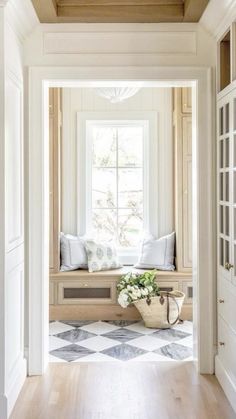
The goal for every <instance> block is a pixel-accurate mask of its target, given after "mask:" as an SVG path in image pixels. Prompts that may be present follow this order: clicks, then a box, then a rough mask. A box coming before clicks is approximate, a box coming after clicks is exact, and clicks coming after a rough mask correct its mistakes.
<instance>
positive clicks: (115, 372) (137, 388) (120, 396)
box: [11, 361, 236, 419]
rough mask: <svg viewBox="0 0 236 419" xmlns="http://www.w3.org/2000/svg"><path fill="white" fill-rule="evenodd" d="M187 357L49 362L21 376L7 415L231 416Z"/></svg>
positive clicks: (95, 418)
mask: <svg viewBox="0 0 236 419" xmlns="http://www.w3.org/2000/svg"><path fill="white" fill-rule="evenodd" d="M233 418H236V414H235V413H234V412H233V410H232V409H231V407H230V405H229V403H228V401H227V399H226V397H225V395H224V393H223V391H222V390H221V387H220V386H219V384H218V382H217V380H216V378H215V377H214V376H209V375H208V376H207V375H205V376H204V375H198V374H197V372H196V370H195V367H194V365H193V363H192V362H186V363H183V362H182V363H175V362H161V363H146V362H143V363H141V362H139V363H138V362H135V361H134V362H129V363H124V364H122V363H117V364H115V363H90V364H64V363H61V364H50V366H49V368H48V370H47V373H46V374H45V375H44V376H42V377H30V378H28V379H27V380H26V383H25V385H24V388H23V390H22V393H21V395H20V397H19V399H18V401H17V404H16V406H15V409H14V411H13V414H12V416H11V419H233Z"/></svg>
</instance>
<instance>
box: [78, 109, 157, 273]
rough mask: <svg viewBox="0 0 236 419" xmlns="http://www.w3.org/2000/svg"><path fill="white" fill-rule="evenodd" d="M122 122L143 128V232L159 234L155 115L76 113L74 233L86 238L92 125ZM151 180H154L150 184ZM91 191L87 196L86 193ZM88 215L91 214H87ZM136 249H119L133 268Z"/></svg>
mask: <svg viewBox="0 0 236 419" xmlns="http://www.w3.org/2000/svg"><path fill="white" fill-rule="evenodd" d="M125 123H129V124H132V123H133V124H134V125H137V124H140V125H142V126H143V128H144V149H143V152H144V162H143V173H144V178H143V191H144V203H145V204H144V208H143V209H144V230H145V231H149V232H151V233H152V234H154V235H157V234H158V225H157V218H158V214H157V208H158V206H157V204H158V178H157V176H158V139H157V113H156V112H125V113H124V112H119V111H118V112H78V113H77V140H78V141H77V158H78V160H77V168H78V172H77V173H78V182H77V191H78V195H77V209H78V211H77V215H78V216H77V221H78V222H77V232H78V234H79V235H85V234H86V233H87V232H88V231H89V230H90V227H91V226H90V225H89V219H91V211H92V204H91V196H92V188H91V185H92V178H91V168H92V147H91V141H92V135H91V128H92V127H93V126H95V125H103V126H104V125H107V126H110V125H119V126H122V125H123V126H124V125H125ZM152 179H156V182H153V181H152ZM87 190H89V191H90V193H88V192H87ZM88 211H89V212H90V214H89V213H88ZM138 250H139V249H138V247H137V248H128V249H122V248H119V249H118V252H119V256H120V259H121V262H122V263H123V264H126V265H132V264H134V263H135V262H136V261H137V258H138Z"/></svg>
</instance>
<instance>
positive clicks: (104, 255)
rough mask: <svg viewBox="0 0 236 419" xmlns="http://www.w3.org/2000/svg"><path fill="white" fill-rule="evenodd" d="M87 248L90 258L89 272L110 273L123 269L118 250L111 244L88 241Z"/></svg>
mask: <svg viewBox="0 0 236 419" xmlns="http://www.w3.org/2000/svg"><path fill="white" fill-rule="evenodd" d="M85 248H86V251H87V257H88V271H89V272H98V271H108V270H109V269H118V268H121V266H122V265H121V264H120V262H119V259H118V256H117V251H116V248H115V247H114V245H113V244H111V243H105V242H97V241H95V240H86V241H85Z"/></svg>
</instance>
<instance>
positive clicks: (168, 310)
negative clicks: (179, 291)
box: [166, 292, 179, 326]
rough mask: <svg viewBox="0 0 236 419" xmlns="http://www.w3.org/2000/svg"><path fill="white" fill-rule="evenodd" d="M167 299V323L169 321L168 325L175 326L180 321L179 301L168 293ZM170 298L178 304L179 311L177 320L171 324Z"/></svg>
mask: <svg viewBox="0 0 236 419" xmlns="http://www.w3.org/2000/svg"><path fill="white" fill-rule="evenodd" d="M166 297H167V321H168V323H169V325H170V326H174V324H176V323H177V321H178V320H179V306H178V303H177V301H176V299H175V297H174V296H173V295H171V294H169V293H168V292H167V294H166ZM169 297H171V298H172V299H173V300H174V302H175V304H176V307H177V311H178V314H177V317H176V319H175V321H174V322H173V323H171V322H170V302H169Z"/></svg>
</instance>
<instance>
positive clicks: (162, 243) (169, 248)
mask: <svg viewBox="0 0 236 419" xmlns="http://www.w3.org/2000/svg"><path fill="white" fill-rule="evenodd" d="M174 251H175V233H171V234H168V235H167V236H164V237H161V238H159V239H155V238H154V237H153V236H151V235H149V236H148V237H146V238H144V240H143V241H142V244H141V253H140V255H139V260H138V263H137V264H136V265H135V268H139V269H159V270H163V271H174V270H175V266H174Z"/></svg>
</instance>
